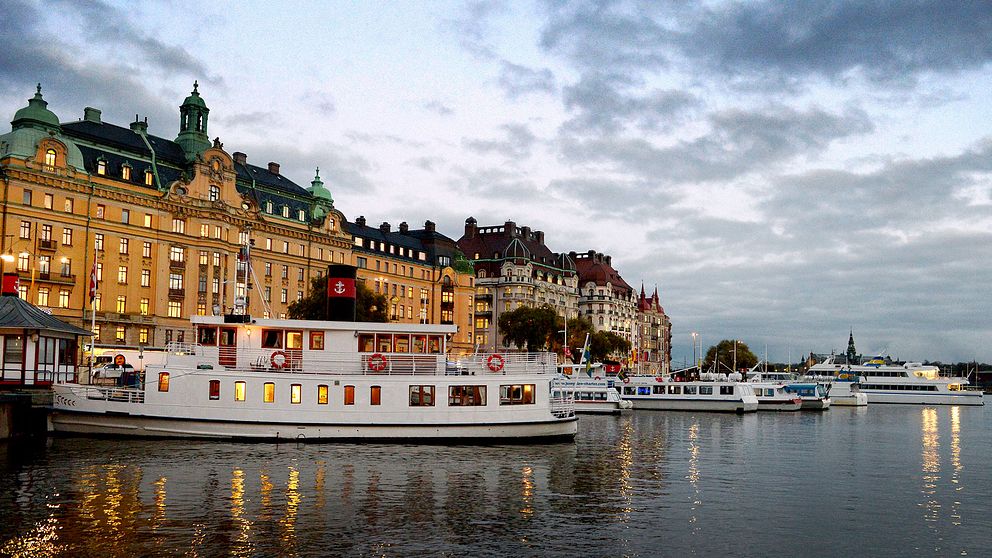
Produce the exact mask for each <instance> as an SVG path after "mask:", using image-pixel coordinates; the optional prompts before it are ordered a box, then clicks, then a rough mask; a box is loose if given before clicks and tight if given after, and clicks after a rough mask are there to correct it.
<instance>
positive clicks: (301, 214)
mask: <svg viewBox="0 0 992 558" xmlns="http://www.w3.org/2000/svg"><path fill="white" fill-rule="evenodd" d="M296 218H297V219H299V220H300V221H306V220H307V212H306V211H303V210H302V209H298V210H297V211H296Z"/></svg>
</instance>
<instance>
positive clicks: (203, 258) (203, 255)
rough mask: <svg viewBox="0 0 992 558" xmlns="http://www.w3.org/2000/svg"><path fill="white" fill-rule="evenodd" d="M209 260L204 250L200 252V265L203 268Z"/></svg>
mask: <svg viewBox="0 0 992 558" xmlns="http://www.w3.org/2000/svg"><path fill="white" fill-rule="evenodd" d="M209 258H210V256H209V255H207V252H206V251H205V250H200V265H204V266H205V265H207V264H208V263H210V259H209Z"/></svg>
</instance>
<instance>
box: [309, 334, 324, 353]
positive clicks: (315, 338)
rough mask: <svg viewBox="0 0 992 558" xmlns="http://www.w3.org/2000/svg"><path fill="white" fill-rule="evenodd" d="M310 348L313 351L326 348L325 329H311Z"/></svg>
mask: <svg viewBox="0 0 992 558" xmlns="http://www.w3.org/2000/svg"><path fill="white" fill-rule="evenodd" d="M310 350H311V351H323V350H324V332H323V331H311V332H310Z"/></svg>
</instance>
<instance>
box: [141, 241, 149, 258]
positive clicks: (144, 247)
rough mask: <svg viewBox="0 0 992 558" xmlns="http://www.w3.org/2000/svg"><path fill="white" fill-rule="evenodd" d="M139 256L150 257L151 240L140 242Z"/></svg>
mask: <svg viewBox="0 0 992 558" xmlns="http://www.w3.org/2000/svg"><path fill="white" fill-rule="evenodd" d="M141 257H142V258H150V257H152V243H151V242H143V243H142V244H141Z"/></svg>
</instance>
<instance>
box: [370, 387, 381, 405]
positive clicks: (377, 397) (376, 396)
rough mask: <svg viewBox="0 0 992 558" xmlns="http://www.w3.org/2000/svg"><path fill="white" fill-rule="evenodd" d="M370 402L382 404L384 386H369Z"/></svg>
mask: <svg viewBox="0 0 992 558" xmlns="http://www.w3.org/2000/svg"><path fill="white" fill-rule="evenodd" d="M369 404H370V405H381V404H382V386H371V387H370V388H369Z"/></svg>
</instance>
